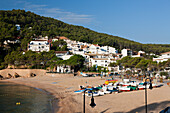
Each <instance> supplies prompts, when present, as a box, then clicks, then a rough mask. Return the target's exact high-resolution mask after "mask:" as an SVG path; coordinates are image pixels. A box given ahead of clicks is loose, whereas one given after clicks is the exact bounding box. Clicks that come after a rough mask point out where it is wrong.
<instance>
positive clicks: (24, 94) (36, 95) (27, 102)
mask: <svg viewBox="0 0 170 113" xmlns="http://www.w3.org/2000/svg"><path fill="white" fill-rule="evenodd" d="M52 99H53V96H51V95H49V94H47V92H45V91H43V90H40V89H39V90H38V89H35V88H31V87H27V86H22V85H17V84H13V83H4V82H2V83H1V82H0V113H53V109H52V103H51V101H52Z"/></svg>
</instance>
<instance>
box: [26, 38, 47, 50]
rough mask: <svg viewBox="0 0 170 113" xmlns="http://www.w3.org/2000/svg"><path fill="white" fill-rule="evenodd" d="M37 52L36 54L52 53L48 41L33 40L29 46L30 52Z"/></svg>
mask: <svg viewBox="0 0 170 113" xmlns="http://www.w3.org/2000/svg"><path fill="white" fill-rule="evenodd" d="M29 50H31V51H35V52H43V51H46V52H49V51H50V44H49V43H48V41H47V40H33V41H31V42H30V43H29V44H28V51H29Z"/></svg>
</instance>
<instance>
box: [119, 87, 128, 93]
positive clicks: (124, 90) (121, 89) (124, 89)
mask: <svg viewBox="0 0 170 113" xmlns="http://www.w3.org/2000/svg"><path fill="white" fill-rule="evenodd" d="M118 89H119V91H123V92H126V91H130V88H128V87H122V86H119V87H118Z"/></svg>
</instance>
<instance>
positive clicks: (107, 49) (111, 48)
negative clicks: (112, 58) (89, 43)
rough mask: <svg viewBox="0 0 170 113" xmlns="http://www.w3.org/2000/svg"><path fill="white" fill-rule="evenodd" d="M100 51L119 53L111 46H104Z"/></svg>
mask: <svg viewBox="0 0 170 113" xmlns="http://www.w3.org/2000/svg"><path fill="white" fill-rule="evenodd" d="M100 49H101V50H104V51H105V52H106V53H113V54H116V52H117V51H116V49H115V48H114V47H110V46H102V47H101V48H100Z"/></svg>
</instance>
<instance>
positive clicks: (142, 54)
mask: <svg viewBox="0 0 170 113" xmlns="http://www.w3.org/2000/svg"><path fill="white" fill-rule="evenodd" d="M144 54H145V52H144V51H138V53H137V54H135V55H134V54H133V55H132V57H143V56H144Z"/></svg>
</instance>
